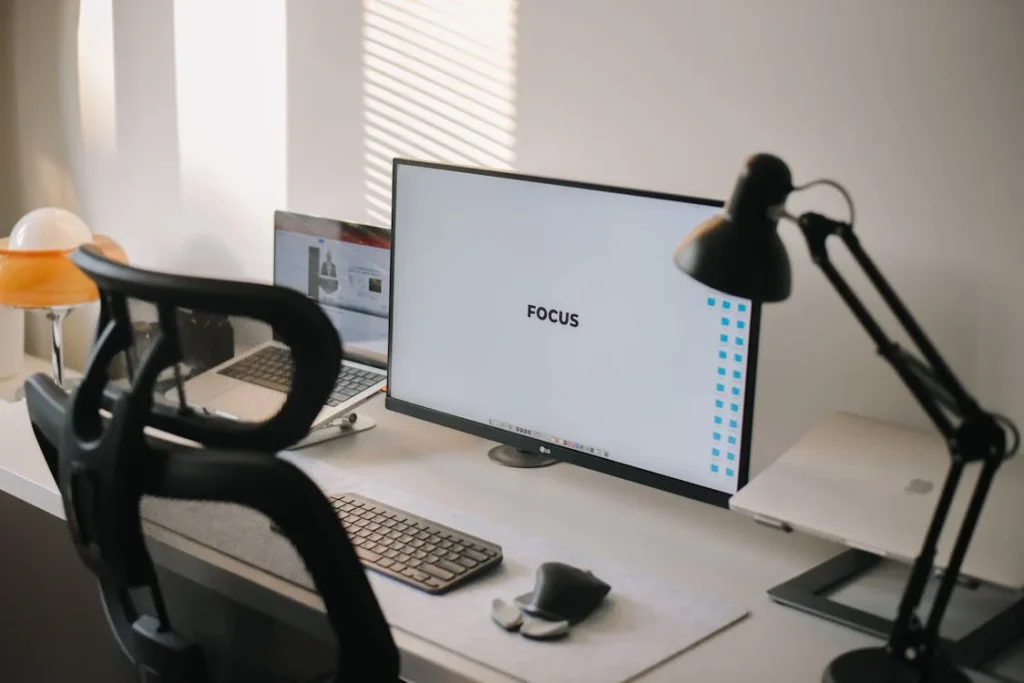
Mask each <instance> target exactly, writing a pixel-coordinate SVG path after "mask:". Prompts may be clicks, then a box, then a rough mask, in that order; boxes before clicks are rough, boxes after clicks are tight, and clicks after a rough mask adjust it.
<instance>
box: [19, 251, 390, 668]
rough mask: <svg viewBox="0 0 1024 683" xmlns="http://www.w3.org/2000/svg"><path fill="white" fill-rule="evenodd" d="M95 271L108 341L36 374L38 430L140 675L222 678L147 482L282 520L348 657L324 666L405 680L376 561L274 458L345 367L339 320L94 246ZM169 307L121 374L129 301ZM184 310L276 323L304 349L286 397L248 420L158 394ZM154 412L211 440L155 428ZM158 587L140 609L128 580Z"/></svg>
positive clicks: (296, 356)
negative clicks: (60, 367) (62, 375)
mask: <svg viewBox="0 0 1024 683" xmlns="http://www.w3.org/2000/svg"><path fill="white" fill-rule="evenodd" d="M72 260H73V261H74V263H75V264H76V265H77V266H78V267H79V268H81V269H82V270H83V271H84V272H85V273H86V274H87V275H88V276H89V277H90V278H91V279H92V280H93V281H94V282H95V283H96V285H97V286H98V288H99V291H100V300H101V308H100V316H99V325H98V328H97V335H96V340H95V343H94V345H93V348H92V352H91V356H90V358H89V361H88V367H87V368H86V370H85V373H84V376H83V378H82V380H81V383H80V384H79V385H78V387H77V388H76V389H74V391H73V392H72V393H71V395H70V396H68V395H67V394H65V393H64V391H62V390H61V389H60V387H59V386H58V385H57V384H56V383H55V382H54V381H53V380H52V379H51V378H49V377H47V376H45V375H42V374H37V375H35V376H33V377H31V378H30V379H29V381H28V382H27V384H26V391H25V393H26V399H27V402H28V409H29V414H30V417H31V420H32V425H33V429H34V431H35V434H36V438H37V440H38V441H39V445H40V447H41V448H42V451H43V454H44V456H45V458H46V461H47V464H48V465H49V467H50V471H51V472H52V473H53V476H54V480H55V481H56V482H57V484H58V487H59V488H60V492H61V496H62V498H63V501H64V510H65V513H66V517H67V522H68V528H69V529H70V531H71V538H72V541H73V542H74V545H75V548H76V550H77V551H78V554H79V556H80V557H81V559H82V561H83V562H84V563H85V565H86V566H87V567H88V568H89V569H90V570H91V571H92V572H93V573H94V574H95V575H96V577H97V579H98V582H99V587H100V594H101V597H102V601H103V605H104V607H105V609H106V613H107V618H108V621H109V623H110V626H111V630H112V631H113V634H114V636H115V639H116V640H117V642H118V644H119V645H120V647H121V649H122V650H123V651H124V653H125V655H126V656H127V657H128V659H129V660H130V662H131V663H132V664H133V665H134V667H135V669H136V670H137V671H138V672H139V674H140V680H143V681H147V682H148V681H160V682H161V683H203V682H204V681H208V680H209V671H208V668H209V667H208V666H207V664H206V662H205V657H204V653H203V651H202V649H201V648H200V647H199V645H197V644H196V643H193V642H190V641H189V640H188V639H187V638H185V637H184V636H182V635H181V634H179V633H178V632H176V631H175V630H174V629H173V628H172V625H171V619H170V616H169V613H168V609H167V606H166V605H165V604H164V600H163V596H162V594H161V591H160V586H159V583H158V580H157V575H156V571H155V569H154V566H153V562H152V559H151V558H150V556H149V554H148V552H147V550H146V546H145V542H144V539H143V530H142V519H141V516H140V509H139V504H140V499H141V498H142V496H143V495H149V496H158V497H164V498H178V499H188V500H208V501H220V502H230V503H236V504H241V505H245V506H248V507H251V508H254V509H256V510H258V511H260V512H262V513H263V514H265V515H266V516H267V517H269V518H270V519H271V520H272V521H273V522H274V523H276V524H277V525H278V526H279V527H280V529H281V530H282V532H283V533H284V535H285V536H286V537H287V538H288V539H289V540H290V541H291V543H292V544H293V546H294V547H295V549H296V551H297V552H298V554H299V556H300V557H301V558H302V560H303V562H304V563H305V565H306V568H307V570H308V571H309V573H310V575H311V577H312V579H313V581H314V583H315V585H316V588H317V590H318V591H319V593H320V595H321V597H322V598H323V601H324V605H325V606H326V609H327V618H328V621H329V623H330V625H331V627H332V630H333V631H334V634H335V637H336V640H337V645H338V654H337V664H336V670H335V672H334V673H333V674H330V675H328V676H327V677H326V678H322V679H318V680H322V681H349V680H351V681H388V682H389V683H391V682H394V681H398V680H399V656H398V650H397V648H396V646H395V643H394V641H393V640H392V637H391V632H390V629H389V628H388V624H387V622H386V621H385V619H384V615H383V614H382V613H381V610H380V606H379V605H378V603H377V600H376V597H375V596H374V594H373V591H372V589H371V588H370V584H369V581H368V580H367V578H366V574H365V572H364V571H363V567H362V565H361V564H360V562H359V559H358V558H357V557H356V554H355V551H354V550H353V548H352V545H351V544H350V543H349V540H348V537H347V535H346V533H345V531H344V529H343V527H342V526H341V524H340V523H339V522H338V518H337V517H336V515H335V512H334V511H333V510H332V508H331V505H330V504H329V503H328V501H327V500H326V498H325V497H324V495H323V494H322V492H321V491H320V490H319V488H317V486H316V485H315V484H314V483H313V482H312V481H311V480H310V479H309V478H308V477H307V476H306V475H305V474H304V473H303V472H302V471H301V470H299V469H298V468H297V467H295V466H294V465H292V464H290V463H288V462H286V461H284V460H282V459H279V458H277V457H276V455H275V454H276V452H277V451H279V450H281V449H283V448H287V447H288V446H290V445H291V444H294V443H295V442H297V441H298V440H299V439H300V438H301V437H303V436H304V435H305V434H306V432H307V430H308V429H309V426H310V425H311V424H312V422H313V419H314V418H315V417H316V415H317V413H318V412H319V411H320V409H321V407H322V406H323V404H324V401H325V400H326V399H327V396H328V393H329V391H330V389H331V386H332V385H333V383H334V381H335V379H334V378H335V377H337V375H338V370H339V367H340V362H341V350H340V347H341V345H340V343H339V339H338V335H337V332H336V330H335V329H334V327H333V326H332V325H331V323H330V321H329V320H328V319H327V317H326V316H325V315H324V313H323V312H322V311H321V310H320V309H319V307H318V306H317V305H316V304H315V303H314V302H313V301H311V300H309V299H307V298H306V297H305V296H303V295H302V294H299V293H298V292H293V291H291V290H288V289H284V288H281V287H271V286H266V285H259V284H251V283H241V282H228V281H223V280H213V279H205V278H194V277H184V276H179V275H170V274H165V273H156V272H150V271H145V270H141V269H138V268H133V267H130V266H127V265H122V264H119V263H115V262H113V261H110V260H108V259H106V258H104V257H103V256H102V255H101V254H100V253H99V252H97V251H94V250H92V249H91V248H89V247H84V248H82V249H79V250H78V251H77V252H75V253H74V254H73V256H72ZM130 298H131V299H138V300H142V301H147V302H150V303H152V304H154V305H155V306H156V309H157V313H158V318H159V323H160V331H159V334H158V336H157V337H156V339H155V340H154V341H153V343H152V346H151V347H150V349H149V350H148V352H147V353H146V354H145V355H144V357H143V358H141V359H140V361H139V363H138V367H137V368H132V367H131V365H130V363H129V366H128V374H129V386H128V388H119V387H116V386H113V385H111V384H110V382H109V377H108V368H109V366H110V364H111V361H112V360H114V359H115V357H117V356H118V355H119V354H123V355H124V358H125V359H126V362H128V361H127V358H128V356H129V355H130V354H128V353H126V352H127V351H128V350H129V347H130V346H131V344H132V334H131V332H132V324H131V318H130V315H129V310H128V304H127V302H128V300H129V299H130ZM178 309H201V310H204V311H208V312H212V313H219V314H222V315H239V316H246V317H249V318H253V319H257V320H261V321H263V322H265V323H268V324H269V325H270V326H271V327H272V328H273V330H274V331H275V332H276V333H277V336H278V338H279V339H280V340H281V341H282V342H284V343H285V344H286V345H288V346H289V347H290V348H291V351H292V356H293V360H294V377H293V382H292V386H291V391H290V392H289V393H288V396H287V398H286V399H285V401H284V404H283V405H282V407H281V409H280V410H279V412H278V413H277V414H276V415H274V416H273V417H271V418H269V419H268V420H266V421H264V422H261V423H238V422H233V421H231V420H226V419H223V418H218V417H213V416H208V415H202V414H199V413H196V412H194V411H192V410H191V409H189V408H188V407H187V404H186V402H185V398H186V397H185V396H184V392H183V390H182V389H181V388H180V387H181V385H180V382H179V392H180V393H179V399H180V405H172V404H170V403H169V402H167V403H165V402H162V401H155V400H154V398H153V396H154V391H153V386H154V383H155V381H156V379H157V377H158V375H160V373H161V372H162V371H164V370H165V369H167V368H169V367H173V368H175V369H176V368H177V363H178V362H179V361H180V360H181V357H182V351H181V343H180V339H179V338H178V334H177V325H176V324H175V321H176V313H177V311H178ZM146 427H150V428H153V429H156V430H160V431H162V432H166V433H168V434H172V435H175V436H178V437H182V438H184V439H187V440H189V441H191V442H195V443H196V444H198V445H197V446H195V447H187V446H182V445H181V444H180V443H177V442H173V441H170V440H166V439H162V438H158V437H156V436H154V435H147V434H146V433H144V429H145V428H146ZM136 589H146V590H148V592H149V594H150V595H151V597H152V603H153V608H154V611H155V615H149V614H140V613H139V609H138V607H137V605H136V604H135V602H134V601H133V600H132V597H131V594H130V592H131V591H133V590H136Z"/></svg>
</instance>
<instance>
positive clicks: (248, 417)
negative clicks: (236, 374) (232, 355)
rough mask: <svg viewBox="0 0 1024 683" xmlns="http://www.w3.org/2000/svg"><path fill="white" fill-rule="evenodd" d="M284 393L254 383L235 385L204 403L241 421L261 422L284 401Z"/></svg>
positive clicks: (274, 412) (273, 413) (271, 414)
mask: <svg viewBox="0 0 1024 683" xmlns="http://www.w3.org/2000/svg"><path fill="white" fill-rule="evenodd" d="M284 398H285V397H284V394H281V393H279V392H277V391H272V390H270V389H266V388H264V387H259V386H256V385H254V384H243V385H241V386H238V387H235V388H234V389H231V390H229V391H226V392H225V393H223V394H221V395H220V396H218V397H217V398H215V399H213V400H212V401H210V402H209V403H207V404H206V407H207V408H208V409H209V410H211V411H218V412H221V413H226V415H225V417H234V418H237V419H238V420H241V421H242V422H263V421H264V420H267V419H268V418H270V417H273V416H274V415H275V414H276V413H277V411H278V410H280V409H281V405H282V404H283V403H284Z"/></svg>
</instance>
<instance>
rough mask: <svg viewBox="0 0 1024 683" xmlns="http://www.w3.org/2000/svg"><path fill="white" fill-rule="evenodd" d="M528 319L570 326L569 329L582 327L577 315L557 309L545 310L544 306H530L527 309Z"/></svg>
mask: <svg viewBox="0 0 1024 683" xmlns="http://www.w3.org/2000/svg"><path fill="white" fill-rule="evenodd" d="M526 317H527V318H536V319H537V320H546V321H548V322H549V323H555V324H558V325H568V326H569V327H579V326H580V316H579V315H578V314H576V313H570V312H568V311H560V310H558V309H557V308H544V307H543V306H534V305H533V304H529V305H528V306H527V307H526Z"/></svg>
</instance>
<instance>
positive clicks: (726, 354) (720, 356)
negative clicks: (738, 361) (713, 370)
mask: <svg viewBox="0 0 1024 683" xmlns="http://www.w3.org/2000/svg"><path fill="white" fill-rule="evenodd" d="M718 357H719V358H721V359H722V360H725V359H726V358H728V357H729V354H728V353H726V352H725V351H719V352H718Z"/></svg>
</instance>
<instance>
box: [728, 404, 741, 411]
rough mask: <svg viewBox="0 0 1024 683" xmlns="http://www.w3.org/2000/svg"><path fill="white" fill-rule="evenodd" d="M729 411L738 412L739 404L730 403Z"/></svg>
mask: <svg viewBox="0 0 1024 683" xmlns="http://www.w3.org/2000/svg"><path fill="white" fill-rule="evenodd" d="M729 410H731V411H732V412H734V413H738V412H740V404H739V403H730V404H729Z"/></svg>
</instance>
